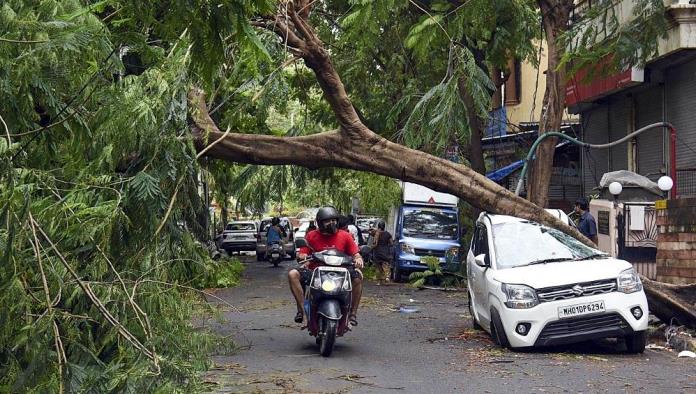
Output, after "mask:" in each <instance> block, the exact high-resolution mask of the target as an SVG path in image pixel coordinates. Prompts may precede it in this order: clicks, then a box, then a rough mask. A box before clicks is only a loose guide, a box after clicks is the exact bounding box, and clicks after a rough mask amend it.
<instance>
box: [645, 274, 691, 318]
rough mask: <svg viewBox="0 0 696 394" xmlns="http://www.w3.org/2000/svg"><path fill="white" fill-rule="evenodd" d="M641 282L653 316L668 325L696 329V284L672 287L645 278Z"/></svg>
mask: <svg viewBox="0 0 696 394" xmlns="http://www.w3.org/2000/svg"><path fill="white" fill-rule="evenodd" d="M641 280H642V281H643V287H644V288H645V295H646V296H647V297H648V304H649V307H650V312H651V313H652V314H654V315H655V316H657V317H658V318H659V319H660V320H662V321H663V322H665V323H667V324H677V325H684V326H687V327H691V328H696V283H692V284H690V285H672V284H668V283H661V282H656V281H654V280H650V279H648V278H645V277H641ZM672 320H674V321H672Z"/></svg>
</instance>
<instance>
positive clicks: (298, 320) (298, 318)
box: [295, 311, 304, 323]
mask: <svg viewBox="0 0 696 394" xmlns="http://www.w3.org/2000/svg"><path fill="white" fill-rule="evenodd" d="M302 319H304V312H302V311H297V314H295V323H302Z"/></svg>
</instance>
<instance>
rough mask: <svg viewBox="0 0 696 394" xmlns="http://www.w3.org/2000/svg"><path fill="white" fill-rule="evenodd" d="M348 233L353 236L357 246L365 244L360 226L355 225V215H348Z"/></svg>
mask: <svg viewBox="0 0 696 394" xmlns="http://www.w3.org/2000/svg"><path fill="white" fill-rule="evenodd" d="M348 232H349V233H350V235H352V236H353V240H354V241H355V243H356V244H358V245H362V244H363V239H362V234H361V231H360V229H359V228H358V226H356V225H355V216H353V215H348Z"/></svg>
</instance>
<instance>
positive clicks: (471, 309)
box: [466, 291, 481, 330]
mask: <svg viewBox="0 0 696 394" xmlns="http://www.w3.org/2000/svg"><path fill="white" fill-rule="evenodd" d="M466 294H467V296H468V297H469V314H470V315H471V325H472V326H473V327H474V329H475V330H480V329H481V325H480V324H479V323H478V320H476V313H474V305H473V304H472V302H473V301H471V293H470V292H468V291H467V292H466Z"/></svg>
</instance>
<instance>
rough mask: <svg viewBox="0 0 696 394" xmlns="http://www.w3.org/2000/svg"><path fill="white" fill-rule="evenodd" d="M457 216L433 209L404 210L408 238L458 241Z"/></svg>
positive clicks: (453, 213) (404, 230)
mask: <svg viewBox="0 0 696 394" xmlns="http://www.w3.org/2000/svg"><path fill="white" fill-rule="evenodd" d="M457 224H458V223H457V214H456V213H455V212H454V211H445V210H440V209H432V208H411V209H409V208H404V229H403V234H404V236H406V237H416V238H426V239H457V237H458V236H459V233H458V231H457V228H458V225H457Z"/></svg>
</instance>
